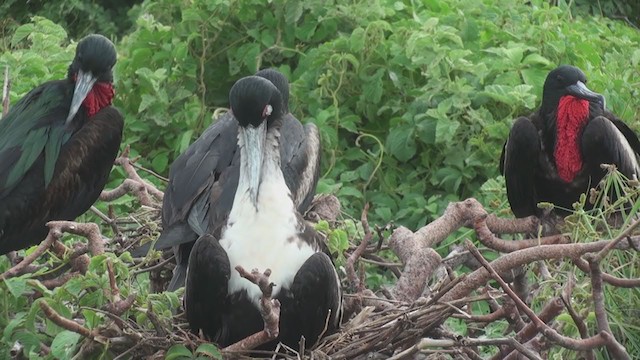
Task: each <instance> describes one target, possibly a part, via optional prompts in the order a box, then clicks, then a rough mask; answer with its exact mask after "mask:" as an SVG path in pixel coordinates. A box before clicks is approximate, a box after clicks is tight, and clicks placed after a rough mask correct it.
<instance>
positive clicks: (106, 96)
mask: <svg viewBox="0 0 640 360" xmlns="http://www.w3.org/2000/svg"><path fill="white" fill-rule="evenodd" d="M115 94H116V92H115V90H114V89H113V85H112V84H111V83H106V82H97V83H95V84H94V85H93V89H91V91H89V94H87V97H86V98H85V99H84V101H83V102H82V104H83V105H84V107H85V109H87V115H88V116H89V117H92V116H93V115H95V114H97V113H98V111H100V110H102V109H103V108H105V107H107V106H109V105H111V101H112V100H113V97H114V95H115Z"/></svg>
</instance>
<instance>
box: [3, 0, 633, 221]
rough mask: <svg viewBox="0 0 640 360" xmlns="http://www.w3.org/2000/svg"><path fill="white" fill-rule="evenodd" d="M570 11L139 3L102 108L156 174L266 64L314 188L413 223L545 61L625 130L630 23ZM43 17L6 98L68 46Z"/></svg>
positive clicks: (476, 158)
mask: <svg viewBox="0 0 640 360" xmlns="http://www.w3.org/2000/svg"><path fill="white" fill-rule="evenodd" d="M571 10H572V8H571V7H568V6H563V5H560V6H557V7H556V6H550V5H549V4H548V2H546V1H542V0H538V1H532V2H531V4H530V5H525V4H517V3H512V4H506V5H505V4H503V3H502V2H500V1H497V0H483V1H474V2H468V1H462V0H447V1H440V2H436V1H430V2H424V3H420V2H416V3H405V2H391V1H383V0H379V1H374V2H370V1H361V2H360V1H357V2H352V3H349V4H343V3H339V4H338V3H336V4H334V5H330V4H324V3H321V2H314V1H297V0H289V1H286V2H274V3H265V2H262V1H257V0H256V1H250V2H242V3H239V2H237V1H231V0H216V1H204V0H195V1H192V2H189V3H176V2H174V1H170V0H160V1H153V2H151V1H148V2H144V3H143V4H142V5H141V8H140V12H141V15H140V16H139V17H138V18H137V19H136V20H135V26H134V30H133V31H132V32H131V33H129V34H128V35H126V36H124V37H123V38H122V40H121V41H120V42H118V43H117V44H116V45H117V48H118V51H119V60H118V63H117V65H116V71H115V72H116V81H117V83H116V86H117V94H116V100H115V104H116V106H118V107H119V108H121V109H122V110H123V112H124V114H125V116H126V123H127V125H126V130H125V143H129V144H135V146H134V147H133V149H132V153H133V155H134V156H135V155H138V154H140V155H143V160H142V164H143V165H145V166H148V167H151V168H153V169H154V170H155V171H156V172H158V173H160V174H163V175H166V174H167V173H168V168H169V165H170V164H171V162H172V161H173V159H174V158H175V157H176V156H177V155H178V154H179V153H181V152H182V151H184V150H185V149H186V147H187V146H188V145H189V144H190V143H191V142H192V141H193V140H194V139H195V138H196V137H197V136H199V135H200V134H201V133H202V131H203V130H204V129H205V128H206V127H207V126H208V125H209V124H210V123H211V122H212V121H213V118H215V116H214V112H215V110H216V109H218V108H220V107H225V106H227V93H228V90H229V88H230V87H231V85H232V84H233V82H234V81H235V80H237V79H238V78H239V77H241V76H245V75H248V74H251V73H253V72H255V71H256V70H257V69H259V68H263V67H268V66H277V67H278V68H279V69H280V70H281V71H283V72H285V73H286V74H288V76H289V78H290V80H291V81H292V86H291V93H292V99H291V107H292V109H293V112H294V114H295V115H296V116H297V117H298V118H300V119H301V120H302V121H303V122H307V121H313V122H315V123H316V124H317V125H318V126H319V128H320V131H321V136H322V140H323V146H324V161H323V169H324V171H323V174H324V176H323V178H322V179H321V182H320V185H319V191H322V192H332V193H335V194H336V195H338V197H339V198H340V200H341V201H342V203H343V204H344V205H345V206H346V209H345V210H346V211H347V213H349V214H351V215H357V214H358V213H359V211H360V209H362V207H363V205H364V203H365V202H367V201H368V202H371V203H372V204H373V206H372V212H371V215H370V220H371V221H374V222H380V223H385V222H390V221H395V222H397V223H400V224H402V225H406V226H409V227H411V228H415V227H418V226H420V225H423V224H425V223H426V222H428V221H430V220H432V219H433V218H434V216H436V215H437V214H440V213H441V212H442V211H443V209H444V207H445V206H446V205H447V204H448V203H449V202H450V201H455V200H459V199H462V198H466V197H469V196H472V195H475V194H477V193H478V191H479V189H480V187H481V185H482V184H484V183H485V182H486V181H487V180H488V179H491V178H494V177H495V176H496V175H497V161H496V159H498V156H499V154H500V151H501V147H502V144H503V142H504V139H505V138H506V136H507V134H508V130H509V127H510V124H511V122H512V120H513V119H514V118H515V117H516V116H518V115H522V114H526V113H528V112H529V111H531V110H532V109H534V108H535V107H537V105H538V103H539V98H540V93H541V86H542V83H543V81H544V77H545V76H546V73H547V72H548V71H549V70H550V69H552V68H553V67H555V66H556V65H557V64H560V63H572V64H575V65H577V66H579V67H581V68H582V69H584V70H585V72H586V73H587V74H588V76H589V78H590V87H591V88H593V89H594V90H596V91H599V92H603V93H604V94H605V95H606V96H607V101H608V102H607V103H608V106H609V107H610V108H611V109H612V110H613V111H614V112H616V113H617V114H618V115H619V116H620V117H622V118H623V119H627V121H628V122H629V123H630V125H631V126H632V127H634V128H636V129H637V124H636V123H635V122H634V121H633V120H634V119H637V118H639V117H640V115H639V112H640V110H638V109H640V104H639V103H638V102H639V101H640V100H638V99H640V96H638V95H639V91H640V90H638V89H640V88H639V87H638V86H637V82H636V81H635V80H634V79H637V78H638V76H639V75H640V70H639V69H640V50H638V49H637V44H638V43H639V42H640V35H639V32H638V31H637V30H635V29H633V28H631V27H628V26H626V25H625V24H624V23H622V22H614V21H611V20H607V19H603V18H594V17H584V18H583V17H582V16H580V15H574V14H572V13H571ZM54 26H55V25H53V24H51V23H46V20H42V19H35V23H31V24H26V25H24V26H23V27H21V28H19V29H18V30H17V31H16V32H15V33H14V36H13V38H14V41H12V43H11V46H12V47H11V49H10V50H11V51H3V54H2V57H0V66H1V65H4V64H8V65H9V66H10V67H11V71H12V78H19V79H25V81H20V82H15V83H16V86H15V87H14V88H13V90H12V99H13V100H15V99H16V98H17V96H18V95H22V94H24V92H25V91H26V90H27V89H30V88H32V87H33V86H35V85H36V84H37V83H39V82H41V81H42V80H45V79H51V78H60V77H63V76H64V70H65V69H66V66H67V65H68V61H69V60H70V59H71V57H72V54H73V45H70V46H65V44H66V43H67V40H66V34H65V33H64V31H63V30H62V29H60V28H54ZM32 30H33V31H35V32H36V34H37V35H28V37H26V36H27V34H29V33H31V31H32ZM7 50H9V49H7ZM34 50H37V51H34ZM630 63H631V66H630ZM28 72H30V73H31V75H28ZM33 74H38V76H34V75H33ZM120 176H122V174H116V175H115V177H116V178H117V177H120ZM114 181H115V180H114Z"/></svg>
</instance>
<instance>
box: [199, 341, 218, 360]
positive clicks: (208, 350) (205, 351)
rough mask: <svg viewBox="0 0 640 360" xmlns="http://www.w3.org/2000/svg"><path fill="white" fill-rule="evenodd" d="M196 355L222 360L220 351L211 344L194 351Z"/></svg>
mask: <svg viewBox="0 0 640 360" xmlns="http://www.w3.org/2000/svg"><path fill="white" fill-rule="evenodd" d="M196 354H202V355H206V356H208V357H209V358H213V359H220V360H222V353H221V352H220V349H218V347H216V346H215V345H213V344H202V345H200V346H198V348H197V349H196Z"/></svg>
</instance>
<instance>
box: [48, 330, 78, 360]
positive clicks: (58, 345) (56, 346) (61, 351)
mask: <svg viewBox="0 0 640 360" xmlns="http://www.w3.org/2000/svg"><path fill="white" fill-rule="evenodd" d="M80 338H81V336H80V334H78V333H76V332H73V331H69V330H64V331H62V332H60V333H59V334H58V335H56V337H55V338H54V339H53V342H52V343H51V354H52V355H53V356H55V357H56V358H57V359H71V358H72V357H73V354H74V353H75V350H76V346H77V344H78V340H80Z"/></svg>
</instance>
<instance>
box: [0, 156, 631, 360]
mask: <svg viewBox="0 0 640 360" xmlns="http://www.w3.org/2000/svg"><path fill="white" fill-rule="evenodd" d="M116 163H117V164H119V165H120V166H122V167H123V168H124V169H125V173H126V174H127V179H126V180H125V181H124V182H123V184H122V185H120V186H118V187H117V188H116V189H114V190H112V191H105V192H103V194H102V196H101V199H103V200H113V199H115V198H116V197H117V196H122V195H123V194H125V193H130V194H133V195H134V196H135V197H136V199H138V202H139V204H140V205H142V209H146V210H144V211H151V212H153V213H154V215H153V216H146V215H145V216H144V220H141V219H132V214H127V216H126V217H125V218H124V219H123V218H119V217H118V216H117V215H116V214H115V212H114V210H113V208H110V210H109V212H108V214H102V213H101V212H99V211H97V210H96V211H95V212H96V213H97V214H98V215H99V216H100V218H101V219H102V220H103V222H104V224H103V225H105V228H106V229H109V228H110V229H112V231H113V233H114V238H113V239H109V238H107V237H105V236H103V235H102V233H101V231H100V227H99V226H98V225H96V224H93V223H75V222H68V221H53V222H50V223H49V224H47V226H49V229H50V231H49V234H48V236H47V238H46V239H45V240H44V241H43V242H42V243H41V244H40V245H39V246H38V247H37V248H36V249H35V250H33V251H32V252H30V253H28V254H27V256H25V258H24V259H22V261H20V262H18V263H17V264H15V265H14V266H13V267H10V268H9V269H7V270H6V271H4V273H2V274H0V279H3V280H5V281H11V280H12V279H16V278H20V277H22V276H31V277H30V279H37V284H36V285H34V286H35V288H36V289H37V290H36V291H34V293H33V296H32V298H33V300H34V301H35V302H38V304H37V305H38V308H39V309H40V311H41V314H42V315H43V316H44V318H45V319H47V320H48V321H50V322H52V323H54V324H56V325H57V326H59V327H62V328H63V329H65V330H68V331H70V332H73V333H77V334H79V335H80V336H81V338H82V339H83V340H82V342H81V344H80V346H79V347H78V349H77V353H76V356H78V357H79V358H83V357H87V356H91V355H92V354H96V353H98V352H104V351H108V352H109V353H111V354H112V355H113V357H115V358H128V357H134V358H143V357H147V358H152V359H155V358H162V357H164V356H166V355H167V351H168V349H170V348H172V347H175V346H183V347H184V348H185V351H190V350H188V349H191V350H193V349H198V348H199V346H200V345H201V344H203V343H205V341H204V340H203V339H201V338H199V337H198V336H196V335H195V334H193V333H191V332H190V331H189V330H188V329H187V327H186V324H185V323H184V319H183V317H182V314H177V315H172V314H171V313H172V311H175V309H176V308H178V307H179V300H178V297H177V295H178V294H179V293H178V294H164V295H163V294H159V296H165V297H166V298H167V299H169V300H170V301H171V302H172V305H171V308H167V307H166V306H165V305H163V303H162V302H161V301H158V298H157V297H154V296H156V295H149V294H147V293H146V290H145V291H142V287H141V286H147V285H146V284H148V283H144V285H140V284H138V282H139V281H143V280H140V279H147V278H148V280H144V281H148V282H150V283H151V284H152V285H153V286H154V287H155V288H157V289H162V288H163V286H164V285H163V284H164V282H163V279H164V277H163V276H164V275H163V274H166V273H168V272H170V270H171V267H172V258H171V257H167V258H160V257H159V256H158V254H159V253H155V254H154V253H152V254H151V255H149V256H148V257H147V258H145V259H128V260H122V259H121V258H118V257H116V255H114V254H117V255H119V256H124V257H123V259H126V256H125V255H126V254H127V253H126V250H127V249H129V248H130V247H131V246H134V245H136V244H138V243H139V242H140V240H141V239H142V238H145V237H153V236H154V234H153V231H155V230H150V229H157V228H158V227H159V224H158V222H159V220H158V216H157V212H158V209H159V206H160V202H161V200H162V195H163V194H162V192H161V191H160V190H158V189H157V188H156V187H155V186H154V185H152V184H151V183H149V182H148V181H146V180H143V179H142V178H141V177H140V176H139V175H138V173H137V170H136V169H140V167H139V166H135V165H134V164H135V159H130V158H129V148H128V147H127V148H126V149H125V151H124V152H123V154H122V155H121V156H120V157H119V158H118V159H117V160H116ZM125 184H128V185H125ZM318 202H319V203H316V204H315V207H314V209H317V211H315V212H313V213H312V214H310V216H311V218H312V219H314V220H318V219H328V220H329V221H331V222H332V223H333V222H334V221H335V220H336V217H337V214H338V213H339V203H338V202H337V199H335V198H334V197H327V196H322V197H319V198H318ZM323 204H324V205H323ZM336 204H337V206H336ZM325 205H326V206H325ZM368 211H369V206H368V205H367V206H366V207H365V208H364V210H363V212H362V216H361V218H360V224H361V226H362V229H363V232H362V239H361V241H360V243H359V244H353V245H352V246H351V247H350V249H349V250H348V251H347V253H346V254H345V255H346V256H345V257H346V260H345V264H344V272H343V274H342V275H344V279H343V283H344V284H345V285H346V286H345V288H346V289H349V291H347V294H346V295H345V297H346V298H345V314H347V317H346V319H345V322H344V323H343V325H342V327H341V329H340V331H338V332H336V333H333V334H328V335H327V336H325V337H324V338H323V339H321V341H320V342H319V344H317V345H316V346H315V347H314V348H312V349H310V350H307V351H306V352H305V351H304V344H301V346H300V349H296V350H294V349H289V348H286V347H284V346H281V347H279V348H278V349H277V350H278V351H280V356H281V357H283V358H303V357H305V356H312V357H330V358H333V359H352V358H358V357H370V358H377V357H380V358H391V359H410V358H413V357H414V356H416V354H419V353H420V354H427V355H428V354H432V353H438V354H441V355H447V356H450V357H454V358H463V359H478V358H483V357H486V356H493V358H494V359H501V358H506V359H516V358H523V357H524V358H528V359H540V358H545V357H546V352H547V351H548V349H549V348H550V347H551V346H557V347H562V348H565V349H568V350H571V351H575V352H579V353H581V354H582V356H584V357H585V358H587V359H593V358H595V355H594V350H596V349H606V351H608V352H609V354H610V356H611V357H612V358H617V359H625V358H630V356H629V354H628V353H627V349H625V348H624V346H622V345H621V343H620V341H618V340H617V339H616V337H615V336H614V331H613V330H612V329H611V326H610V319H609V318H608V316H607V311H606V304H605V291H604V287H605V284H606V285H609V286H614V287H638V286H639V285H640V279H633V278H623V277H618V276H615V275H612V274H607V273H605V272H604V270H603V269H604V267H603V263H604V262H605V259H606V258H607V255H608V254H609V252H611V251H621V252H629V253H631V252H634V251H638V249H640V237H638V236H634V235H633V231H634V228H635V227H636V226H638V224H639V222H635V223H633V224H631V225H629V226H628V227H627V228H626V229H624V231H622V232H621V233H620V235H618V236H616V237H615V238H613V239H612V240H597V241H592V242H572V239H571V238H570V237H569V236H567V235H564V234H556V235H550V236H544V237H536V238H529V237H528V236H525V238H524V239H519V240H505V239H503V238H502V237H503V236H504V235H506V234H514V235H516V234H534V233H537V232H538V228H539V226H540V224H539V223H538V220H537V219H536V218H533V217H530V218H525V219H504V218H499V217H496V216H494V215H489V214H488V213H487V211H486V210H485V209H484V208H483V206H482V205H481V204H480V203H479V202H478V201H476V200H475V199H467V200H465V201H461V202H456V203H451V204H450V205H449V206H448V208H447V209H446V210H445V212H444V213H443V215H442V216H441V217H439V218H438V219H436V220H434V221H433V222H431V223H430V224H428V225H426V226H424V227H423V228H421V229H418V230H417V231H415V232H413V231H411V230H409V229H407V228H404V227H399V228H397V229H395V231H393V232H392V233H391V235H390V237H389V238H388V241H386V242H385V239H384V236H383V233H384V231H385V230H384V229H380V228H377V227H374V229H375V231H374V229H372V228H371V226H370V225H369V221H368V218H367V217H368ZM127 226H128V227H127ZM461 228H468V229H470V230H471V231H472V232H473V234H475V238H476V239H477V241H475V242H472V241H470V240H469V239H463V241H461V243H462V244H452V245H451V248H450V249H449V250H450V252H449V253H448V254H447V256H442V254H443V251H442V249H440V250H439V251H436V249H438V248H441V247H442V243H443V241H444V240H445V239H447V238H448V237H450V236H451V234H454V233H456V231H458V230H459V229H461ZM64 233H71V234H75V235H77V236H80V237H83V238H86V239H87V241H86V243H85V242H84V241H82V240H81V241H77V240H76V242H75V243H73V244H71V245H69V242H66V244H65V243H63V242H62V241H61V239H62V236H63V234H64ZM376 236H377V238H378V239H377V241H376V239H375V238H376ZM124 238H126V241H125V240H124ZM478 247H480V248H478ZM383 253H384V254H383ZM389 253H392V254H394V255H393V256H395V257H397V259H399V263H398V262H394V261H397V260H393V259H392V257H390V256H389ZM490 253H492V254H494V255H493V256H492V257H491V258H492V259H493V260H492V261H488V260H487V257H488V256H487V254H490ZM48 254H50V256H49V257H47V256H48ZM43 258H44V259H48V260H46V261H45V262H44V263H43V262H42V261H40V263H38V262H37V261H38V260H42V259H43ZM550 261H557V262H558V263H561V264H564V265H563V266H564V267H561V266H557V264H554V263H551V262H550ZM100 264H102V265H104V266H103V269H104V272H105V281H104V285H103V287H102V288H100V287H95V288H92V289H88V290H84V291H85V292H86V293H84V294H93V293H96V292H100V293H101V294H102V296H103V297H104V299H105V300H104V303H103V304H102V306H101V307H100V308H91V309H87V307H83V306H80V305H79V304H71V305H70V306H71V307H74V308H75V311H73V312H69V311H67V312H64V311H60V306H59V305H58V306H56V305H55V302H53V303H52V298H50V297H47V296H45V295H46V292H47V291H48V289H54V288H56V287H62V286H65V285H66V284H67V283H68V282H71V281H73V279H77V278H78V277H84V279H87V278H90V277H91V276H92V274H91V272H90V271H88V269H89V268H90V266H93V267H94V268H95V267H99V266H102V265H100ZM123 265H126V267H128V269H126V270H125V269H123V268H122V266H123ZM364 266H368V267H370V268H371V267H379V268H383V269H388V270H389V273H390V274H394V275H393V276H395V277H396V281H395V282H394V283H393V286H389V287H383V288H381V289H377V290H376V291H373V290H372V289H369V288H367V277H366V272H365V271H364V270H363V269H364ZM567 266H568V267H570V269H571V271H570V272H569V275H567V273H566V272H565V273H563V274H560V276H562V277H566V278H567V281H566V282H565V283H564V284H562V285H558V286H555V287H552V286H550V287H547V288H546V289H543V286H542V285H540V284H534V285H532V284H530V283H529V281H530V279H531V278H537V279H546V280H547V281H548V282H549V283H554V282H553V281H552V280H553V279H554V277H558V276H559V274H558V269H564V271H566V269H567ZM49 267H51V268H54V269H59V271H57V272H56V273H55V276H49V277H48V278H46V277H44V276H41V275H42V273H43V271H44V270H46V269H47V268H49ZM238 271H240V272H241V273H242V275H243V276H244V277H247V278H248V279H250V280H251V281H252V282H254V283H255V284H256V286H259V287H260V289H261V290H262V292H263V299H262V301H261V303H262V310H263V311H262V315H263V318H264V320H265V328H264V330H262V331H260V332H258V333H256V334H254V335H252V337H249V338H247V339H244V340H242V341H241V342H239V343H237V344H234V345H232V346H230V347H228V348H225V349H222V350H221V351H222V353H223V354H226V355H229V356H231V355H233V356H235V357H241V356H242V354H246V353H247V351H248V350H250V349H252V348H253V347H254V346H255V345H256V344H260V343H264V342H265V341H270V340H272V339H274V338H275V337H277V332H278V318H279V304H278V303H277V301H273V300H272V299H271V298H270V289H271V287H272V284H271V283H270V282H269V280H268V276H269V272H268V271H265V273H259V272H252V273H249V272H246V271H244V269H238ZM574 272H576V273H578V274H581V275H582V280H583V284H582V285H584V283H585V282H586V284H587V285H588V286H590V289H591V295H590V296H591V300H592V303H590V304H589V306H590V310H591V311H592V312H593V313H594V314H595V329H596V331H595V332H594V331H591V332H590V331H589V329H590V327H589V326H587V321H588V320H587V319H586V315H585V313H584V311H581V310H584V304H577V303H576V300H575V298H574V296H573V293H574V291H576V290H575V289H576V284H577V282H578V281H579V280H578V278H577V277H576V276H574ZM29 281H31V280H29ZM555 283H558V282H557V281H556V282H555ZM141 284H142V283H141ZM154 284H155V285H154ZM495 284H498V285H497V286H496V285H495ZM123 285H124V287H123ZM134 285H136V286H138V287H136V286H134ZM583 287H584V286H583ZM543 291H546V292H547V294H550V295H549V296H548V298H546V299H544V301H541V303H540V304H536V303H534V302H533V300H532V299H533V298H534V295H535V294H540V293H541V292H543ZM142 294H145V296H141V295H142ZM538 302H540V301H538ZM580 306H582V309H581V310H580V309H578V308H579V307H580ZM483 308H484V309H486V308H488V309H490V312H489V313H485V312H479V310H478V309H483ZM87 310H90V311H91V312H92V313H95V314H100V316H101V317H103V318H104V321H101V322H99V323H98V324H97V325H92V326H89V325H88V320H87V319H88V318H86V317H84V315H83V313H82V311H87ZM565 312H566V313H567V314H568V315H569V317H570V318H571V319H572V321H573V323H574V324H575V326H576V328H577V329H578V331H579V335H580V338H574V337H571V336H568V335H567V334H566V333H564V332H563V326H562V323H561V322H558V321H557V319H558V318H559V316H560V315H562V314H563V313H565ZM448 319H456V321H459V322H461V323H464V324H465V325H464V326H465V327H466V328H467V329H469V330H468V331H467V332H465V333H463V332H461V331H459V330H452V329H450V326H449V325H448V324H447V323H446V322H447V320H448ZM500 323H503V324H504V326H503V334H502V336H494V337H491V338H487V337H485V336H481V335H482V334H483V333H482V331H480V330H471V329H478V328H479V329H482V328H487V327H489V326H495V324H500ZM478 324H480V325H478ZM591 328H593V326H592V327H591ZM17 345H19V343H18V342H16V347H15V348H16V349H17V350H15V349H14V350H15V351H17V352H18V353H19V352H20V351H22V350H20V349H21V348H20V347H19V346H17ZM39 349H40V352H41V353H43V354H47V353H50V352H51V351H52V350H51V344H50V343H49V342H46V341H42V342H41V344H40V346H39ZM301 349H302V350H301ZM252 354H254V355H255V354H256V352H255V351H254V352H253V353H252ZM264 354H265V356H269V357H270V356H271V355H273V353H264Z"/></svg>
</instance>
